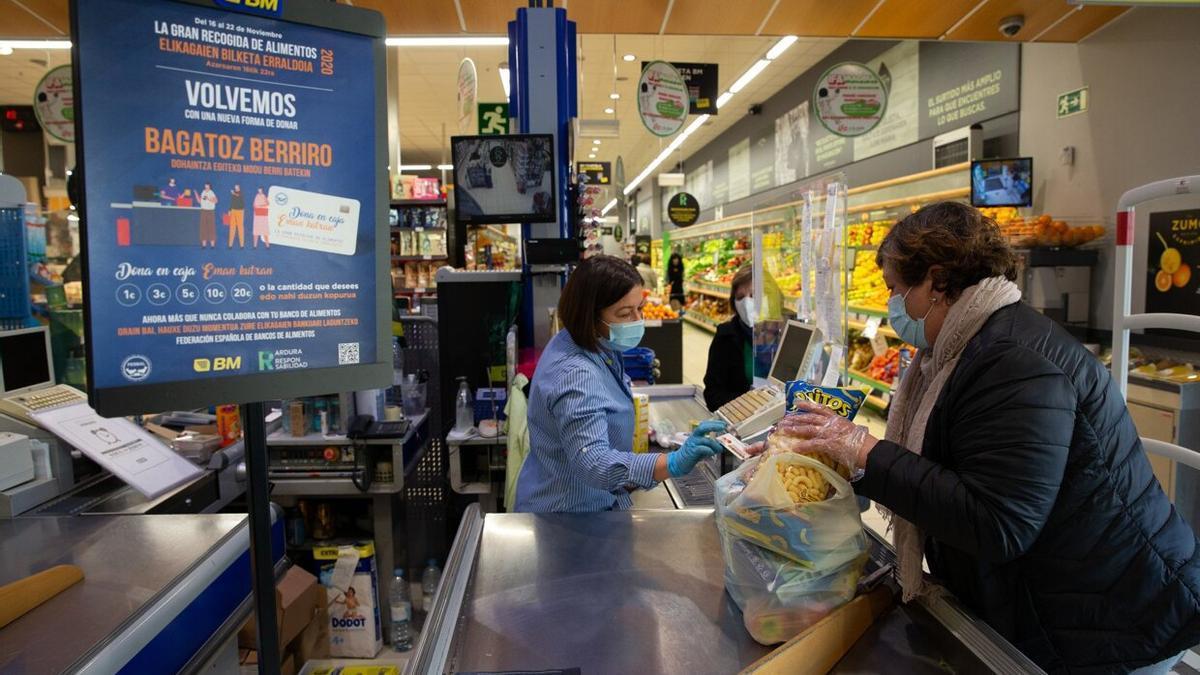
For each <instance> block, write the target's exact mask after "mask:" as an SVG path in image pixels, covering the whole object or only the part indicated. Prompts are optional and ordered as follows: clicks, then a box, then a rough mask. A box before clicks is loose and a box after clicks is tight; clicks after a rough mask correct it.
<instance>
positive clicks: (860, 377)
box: [846, 370, 892, 391]
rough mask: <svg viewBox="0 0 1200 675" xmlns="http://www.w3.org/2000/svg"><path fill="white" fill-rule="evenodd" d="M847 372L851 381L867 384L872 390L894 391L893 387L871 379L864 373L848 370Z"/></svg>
mask: <svg viewBox="0 0 1200 675" xmlns="http://www.w3.org/2000/svg"><path fill="white" fill-rule="evenodd" d="M846 372H847V374H849V375H850V379H851V380H854V381H855V382H860V383H862V384H865V385H867V386H869V387H871V388H872V389H878V390H879V391H891V390H892V385H890V384H887V383H886V382H880V381H879V380H876V379H874V378H871V377H867V376H866V375H865V374H864V373H860V372H858V371H857V370H847V371H846Z"/></svg>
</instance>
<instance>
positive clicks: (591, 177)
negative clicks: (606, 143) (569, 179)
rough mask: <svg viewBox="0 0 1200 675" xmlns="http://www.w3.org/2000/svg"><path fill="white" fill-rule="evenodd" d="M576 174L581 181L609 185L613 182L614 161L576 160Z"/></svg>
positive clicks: (589, 183)
mask: <svg viewBox="0 0 1200 675" xmlns="http://www.w3.org/2000/svg"><path fill="white" fill-rule="evenodd" d="M575 176H576V178H577V180H578V181H579V182H580V183H584V182H586V183H587V184H588V185H609V184H610V183H611V182H612V179H611V176H612V162H576V163H575Z"/></svg>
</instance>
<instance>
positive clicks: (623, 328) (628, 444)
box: [515, 256, 725, 512]
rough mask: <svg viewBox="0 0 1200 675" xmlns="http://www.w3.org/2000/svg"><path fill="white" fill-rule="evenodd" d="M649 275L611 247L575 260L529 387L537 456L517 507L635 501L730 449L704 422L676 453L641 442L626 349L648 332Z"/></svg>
mask: <svg viewBox="0 0 1200 675" xmlns="http://www.w3.org/2000/svg"><path fill="white" fill-rule="evenodd" d="M643 302H644V300H643V298H642V279H641V276H639V275H638V273H637V270H635V269H634V268H633V266H632V265H630V264H629V263H627V262H625V261H624V260H620V259H618V258H613V257H610V256H596V257H593V258H589V259H587V260H585V261H583V263H581V264H580V265H579V267H577V268H575V271H574V272H572V273H571V277H570V278H569V279H568V280H567V286H566V288H564V289H563V292H562V296H561V297H560V298H559V301H558V316H559V319H560V320H561V321H562V323H563V329H562V330H561V331H559V332H558V334H557V335H555V336H554V337H552V338H551V339H550V342H549V343H548V344H547V345H546V349H545V351H543V352H542V355H541V358H540V359H539V360H538V365H537V369H536V370H535V371H534V373H533V382H532V384H531V385H530V392H529V408H528V423H529V445H530V447H529V456H528V457H527V458H526V459H525V463H524V465H523V466H522V467H521V474H520V477H519V478H518V479H517V498H516V504H515V507H516V508H515V510H517V511H532V512H546V511H575V512H580V511H611V510H614V509H628V508H629V507H630V506H631V505H632V503H633V502H632V499H631V497H630V493H631V492H632V491H633V490H636V489H638V488H643V489H646V488H651V487H653V486H654V485H655V484H656V483H657V482H658V481H661V480H663V479H665V478H667V477H668V476H673V477H678V476H683V475H685V474H687V473H689V472H691V470H692V468H693V467H695V465H696V463H697V462H699V461H700V460H702V459H704V458H706V457H709V456H712V455H713V454H715V453H718V452H720V451H721V445H720V444H719V443H717V441H716V440H714V439H712V438H707V437H706V434H709V433H712V432H717V431H723V430H724V429H725V424H724V423H722V422H717V421H710V422H704V423H702V424H701V425H699V427H697V429H696V430H695V432H694V433H693V434H692V435H691V436H690V437H689V438H688V439H687V441H686V442H685V443H684V444H683V446H682V447H681V448H680V449H678V450H675V451H674V452H670V453H657V452H652V453H645V454H634V452H633V429H634V417H633V396H632V391H631V389H630V381H629V377H628V376H627V375H626V374H625V371H624V368H623V367H622V365H621V352H622V351H623V350H626V349H630V348H632V347H636V346H637V345H638V342H639V341H640V340H641V338H642V332H643V329H644V324H643V323H642V304H643Z"/></svg>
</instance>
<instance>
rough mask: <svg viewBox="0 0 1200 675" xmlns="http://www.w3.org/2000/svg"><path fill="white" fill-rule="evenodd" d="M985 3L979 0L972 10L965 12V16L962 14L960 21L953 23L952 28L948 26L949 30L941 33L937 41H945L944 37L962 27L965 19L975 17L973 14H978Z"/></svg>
mask: <svg viewBox="0 0 1200 675" xmlns="http://www.w3.org/2000/svg"><path fill="white" fill-rule="evenodd" d="M987 3H988V0H979V4H978V5H975V6H974V7H972V8H971V11H969V12H967V13H966V14H963V15H962V18H961V19H959V20H958V21H955V22H954V25H953V26H950V27H949V28H947V29H946V32H945V33H942V36H941V37H939V38H938V39H939V40H945V39H946V37H947V36H948V35H950V34H951V33H953V32H954V31H956V30H958V27H959V26H961V25H963V24H964V23H966V22H967V19H969V18H971V17H972V16H975V12H978V11H979V10H981V9H983V6H984V5H986V4H987Z"/></svg>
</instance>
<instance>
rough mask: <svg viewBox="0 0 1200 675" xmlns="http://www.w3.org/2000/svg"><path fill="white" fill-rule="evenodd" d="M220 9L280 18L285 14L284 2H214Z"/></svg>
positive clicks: (258, 0) (220, 0)
mask: <svg viewBox="0 0 1200 675" xmlns="http://www.w3.org/2000/svg"><path fill="white" fill-rule="evenodd" d="M214 1H215V2H216V3H217V5H218V6H220V7H228V8H229V9H241V10H244V11H247V12H253V13H255V14H265V15H267V16H279V15H280V14H282V13H283V7H282V5H283V0H214Z"/></svg>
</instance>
